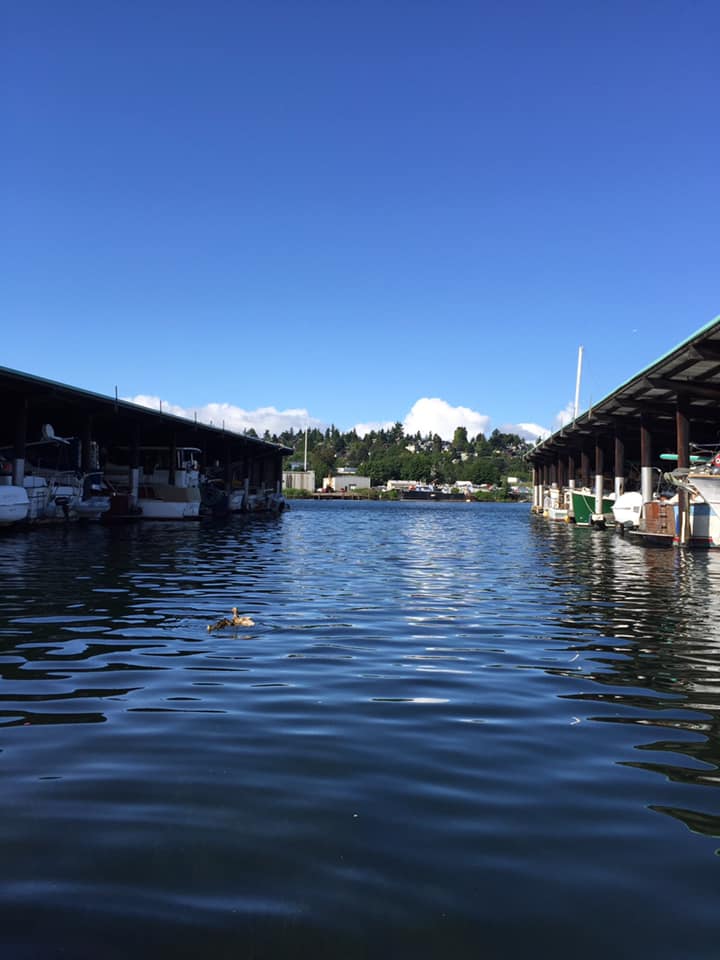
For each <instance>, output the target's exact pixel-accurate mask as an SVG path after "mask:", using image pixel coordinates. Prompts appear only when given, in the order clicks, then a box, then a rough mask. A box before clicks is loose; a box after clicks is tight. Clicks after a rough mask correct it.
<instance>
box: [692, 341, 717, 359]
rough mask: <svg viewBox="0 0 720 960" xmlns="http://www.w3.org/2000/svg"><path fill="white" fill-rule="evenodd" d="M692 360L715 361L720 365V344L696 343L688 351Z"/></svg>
mask: <svg viewBox="0 0 720 960" xmlns="http://www.w3.org/2000/svg"><path fill="white" fill-rule="evenodd" d="M688 356H689V357H690V359H691V360H715V361H717V363H720V344H718V343H714V342H713V343H696V344H695V345H694V346H692V347H690V349H689V350H688Z"/></svg>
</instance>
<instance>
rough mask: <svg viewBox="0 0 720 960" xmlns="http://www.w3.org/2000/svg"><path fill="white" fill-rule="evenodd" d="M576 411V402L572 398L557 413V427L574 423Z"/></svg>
mask: <svg viewBox="0 0 720 960" xmlns="http://www.w3.org/2000/svg"><path fill="white" fill-rule="evenodd" d="M574 413H575V404H574V403H573V401H572V400H569V401H568V402H567V403H566V404H565V406H564V407H563V409H562V410H559V411H558V412H557V413H556V414H555V429H556V430H559V429H560V428H561V427H564V426H565V424H566V423H572V420H573V415H574Z"/></svg>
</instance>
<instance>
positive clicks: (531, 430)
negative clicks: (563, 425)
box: [503, 423, 550, 440]
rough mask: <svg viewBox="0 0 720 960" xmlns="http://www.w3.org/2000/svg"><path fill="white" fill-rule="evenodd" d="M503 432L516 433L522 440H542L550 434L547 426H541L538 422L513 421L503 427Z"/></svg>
mask: <svg viewBox="0 0 720 960" xmlns="http://www.w3.org/2000/svg"><path fill="white" fill-rule="evenodd" d="M503 430H504V432H505V433H517V435H518V436H520V437H522V438H523V440H544V439H545V437H549V436H550V431H549V430H548V428H547V427H541V426H540V424H539V423H515V424H510V425H509V426H507V427H504V428H503Z"/></svg>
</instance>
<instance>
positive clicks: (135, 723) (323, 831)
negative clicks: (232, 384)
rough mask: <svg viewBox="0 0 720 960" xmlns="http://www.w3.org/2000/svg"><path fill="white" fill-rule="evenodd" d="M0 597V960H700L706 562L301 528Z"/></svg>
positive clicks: (719, 706)
mask: <svg viewBox="0 0 720 960" xmlns="http://www.w3.org/2000/svg"><path fill="white" fill-rule="evenodd" d="M0 587H1V592H0V785H1V786H0V852H1V856H2V860H1V865H2V868H1V871H0V956H2V958H3V960H16V958H23V960H24V958H33V960H34V958H43V960H45V958H54V957H63V958H65V957H67V958H73V960H74V958H81V960H86V958H87V960H90V958H92V960H95V958H113V960H115V958H121V957H123V958H124V957H133V958H136V960H139V958H145V957H166V956H167V957H186V956H187V957H190V956H202V957H208V958H211V960H213V958H238V960H239V958H255V957H258V958H260V957H296V956H298V957H299V956H306V957H338V958H355V957H368V958H370V957H372V958H373V960H379V958H382V957H386V956H387V957H413V958H426V957H447V958H451V960H452V958H455V957H478V958H479V957H502V958H505V957H513V958H514V957H525V956H527V955H529V954H530V953H532V954H534V955H537V954H538V952H547V953H548V955H551V956H555V957H582V958H583V960H585V958H588V957H613V958H615V957H617V956H634V957H652V958H665V957H667V958H673V960H675V958H705V957H707V958H710V957H713V958H716V957H717V956H718V951H719V950H720V947H718V942H719V936H718V935H719V934H720V920H719V918H720V904H719V902H718V901H719V897H720V858H719V857H718V855H717V850H718V847H720V840H719V839H718V835H720V803H719V800H720V791H718V784H719V778H718V760H719V759H720V746H719V743H718V734H719V728H718V717H719V716H720V639H719V638H720V631H719V629H718V624H720V555H718V554H712V555H707V554H699V553H688V554H685V553H682V552H680V551H678V550H668V549H643V548H641V547H638V546H636V545H634V544H632V543H629V542H625V541H623V540H622V539H620V538H619V537H617V536H616V535H614V534H612V533H608V532H605V533H601V532H596V531H592V530H583V529H573V528H569V527H566V526H564V525H561V524H557V525H552V526H550V525H548V524H547V523H546V522H544V521H542V520H539V519H535V518H532V517H530V515H529V510H528V507H527V506H514V505H495V504H486V505H475V504H452V503H450V504H426V503H390V504H353V503H330V504H325V503H312V502H311V503H306V504H303V503H299V504H296V505H294V506H293V509H292V510H291V511H289V512H288V513H287V514H285V515H284V516H283V517H281V518H280V519H278V520H274V521H267V522H258V521H250V522H248V521H245V520H243V519H238V520H237V521H234V522H233V523H232V524H230V525H213V524H211V523H208V524H205V523H201V524H195V525H188V526H182V525H172V524H166V525H162V524H159V525H147V526H144V527H141V526H137V527H128V528H125V529H121V528H115V529H105V528H102V527H88V528H81V527H78V526H71V527H68V528H55V529H44V530H36V531H32V532H30V533H22V534H16V535H11V536H4V537H3V538H2V540H0ZM235 605H237V606H239V607H240V609H241V612H242V613H248V614H250V615H251V616H252V617H253V618H254V619H255V621H256V626H255V627H252V628H247V629H240V630H237V631H235V632H233V631H229V632H225V633H214V634H211V635H209V634H208V633H207V630H206V625H207V624H208V623H209V622H210V621H212V620H215V619H216V618H217V617H219V616H221V615H223V614H225V613H227V612H228V611H229V609H230V607H232V606H235Z"/></svg>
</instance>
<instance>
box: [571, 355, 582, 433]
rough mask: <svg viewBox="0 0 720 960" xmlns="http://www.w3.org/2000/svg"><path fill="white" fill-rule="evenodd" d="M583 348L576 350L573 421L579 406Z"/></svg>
mask: <svg viewBox="0 0 720 960" xmlns="http://www.w3.org/2000/svg"><path fill="white" fill-rule="evenodd" d="M582 359H583V348H582V347H580V348H579V349H578V362H577V377H576V378H575V406H574V407H573V420H577V415H578V411H579V406H580V376H581V374H582Z"/></svg>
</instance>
